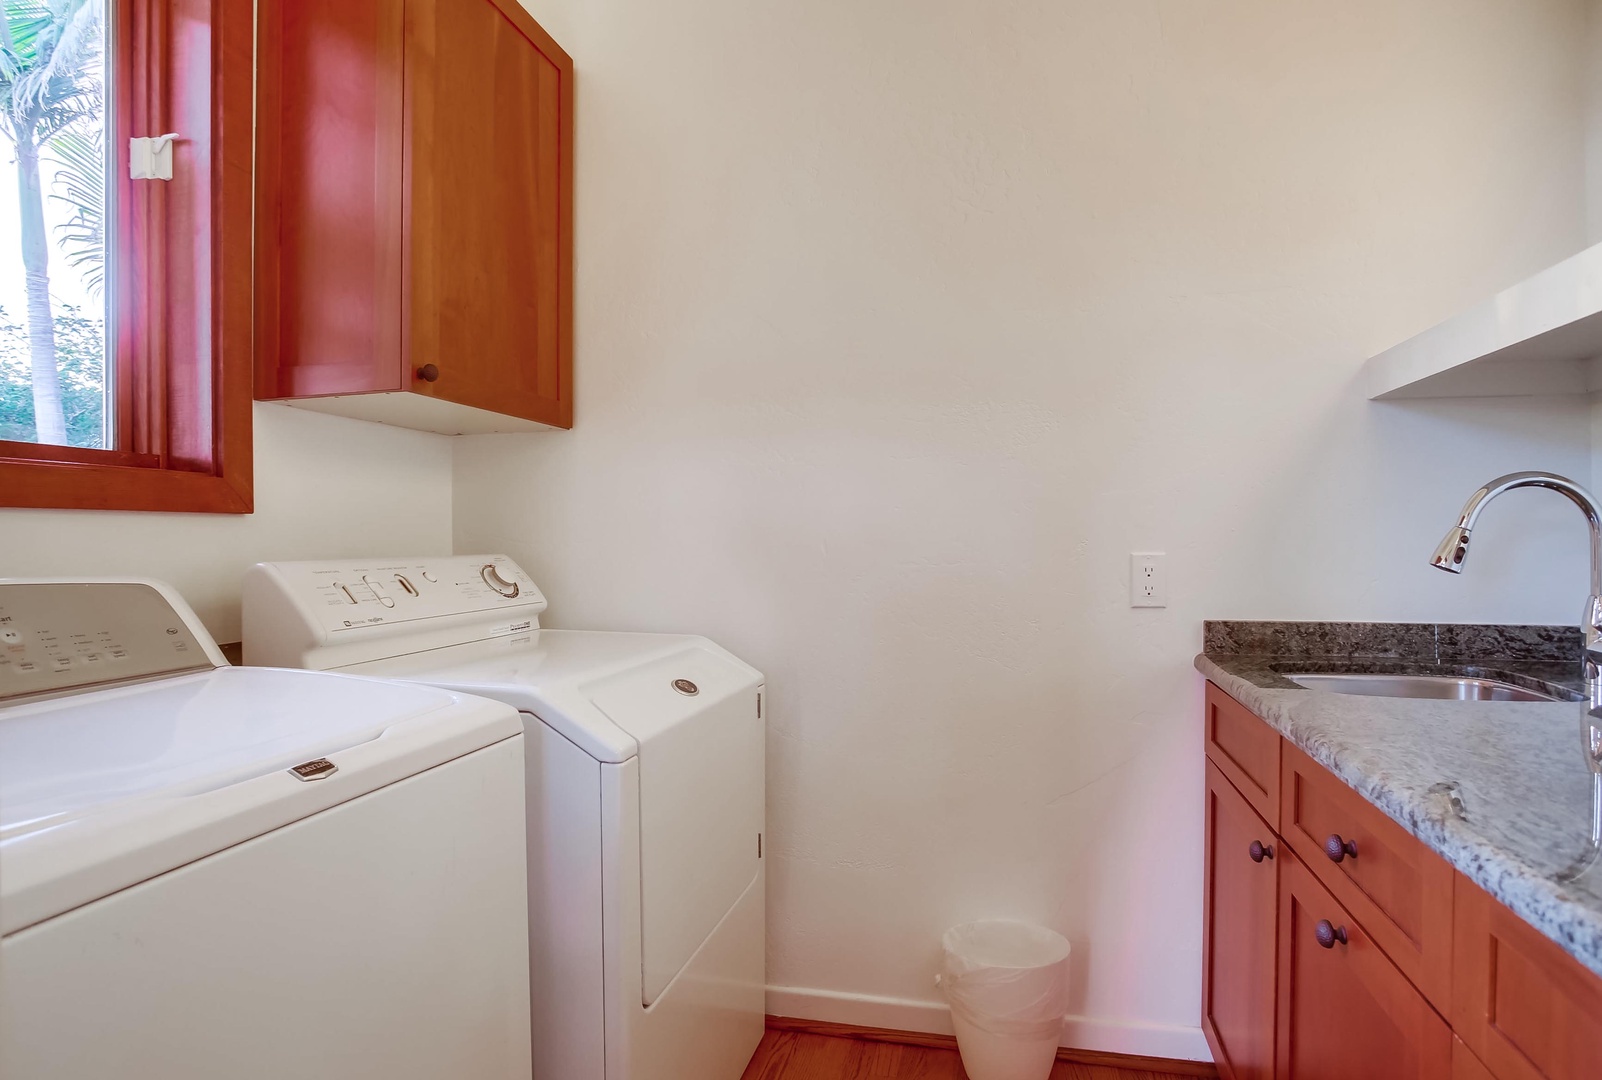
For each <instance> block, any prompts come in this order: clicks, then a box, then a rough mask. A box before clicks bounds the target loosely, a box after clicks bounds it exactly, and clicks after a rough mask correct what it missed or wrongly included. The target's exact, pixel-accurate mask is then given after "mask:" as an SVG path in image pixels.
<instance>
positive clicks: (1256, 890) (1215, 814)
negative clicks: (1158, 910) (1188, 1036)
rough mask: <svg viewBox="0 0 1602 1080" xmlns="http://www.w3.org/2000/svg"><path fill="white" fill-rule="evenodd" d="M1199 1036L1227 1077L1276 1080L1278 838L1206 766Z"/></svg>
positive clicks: (1214, 769) (1213, 767)
mask: <svg viewBox="0 0 1602 1080" xmlns="http://www.w3.org/2000/svg"><path fill="white" fill-rule="evenodd" d="M1206 843H1207V870H1206V873H1207V883H1206V893H1205V897H1206V899H1205V901H1204V902H1205V904H1206V908H1207V915H1206V923H1205V926H1206V934H1205V936H1204V937H1203V941H1202V1031H1203V1032H1204V1033H1205V1034H1206V1036H1207V1043H1208V1045H1209V1046H1211V1047H1212V1050H1213V1057H1214V1058H1215V1059H1216V1060H1217V1061H1218V1062H1219V1064H1220V1065H1221V1066H1222V1065H1225V1063H1227V1071H1226V1075H1230V1076H1233V1077H1235V1080H1274V906H1275V899H1276V897H1277V895H1278V884H1279V871H1278V868H1279V865H1280V862H1281V860H1280V858H1279V857H1278V855H1279V852H1278V844H1279V841H1278V839H1277V838H1276V837H1275V836H1274V832H1273V830H1272V829H1270V828H1269V827H1268V825H1267V823H1266V822H1264V821H1263V819H1262V818H1261V817H1259V816H1258V814H1257V812H1256V811H1255V810H1253V809H1252V806H1251V803H1249V802H1247V800H1246V798H1245V796H1243V795H1242V794H1241V793H1240V792H1239V791H1237V790H1235V786H1234V785H1233V784H1231V783H1230V782H1229V781H1228V780H1226V779H1225V778H1224V774H1223V773H1222V772H1221V771H1219V769H1218V767H1217V766H1216V765H1214V764H1213V763H1212V762H1211V761H1209V762H1208V763H1207V837H1206Z"/></svg>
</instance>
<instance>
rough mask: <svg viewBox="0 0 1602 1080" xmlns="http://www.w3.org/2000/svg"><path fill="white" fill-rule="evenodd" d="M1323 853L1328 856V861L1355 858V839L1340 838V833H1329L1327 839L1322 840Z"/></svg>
mask: <svg viewBox="0 0 1602 1080" xmlns="http://www.w3.org/2000/svg"><path fill="white" fill-rule="evenodd" d="M1324 854H1325V855H1328V856H1329V861H1330V862H1340V861H1341V860H1342V859H1355V858H1357V841H1356V840H1342V839H1341V834H1340V833H1330V834H1329V839H1328V840H1325V841H1324Z"/></svg>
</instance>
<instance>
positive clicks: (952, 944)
mask: <svg viewBox="0 0 1602 1080" xmlns="http://www.w3.org/2000/svg"><path fill="white" fill-rule="evenodd" d="M941 944H942V945H943V946H944V947H945V954H946V955H945V968H944V970H943V971H942V972H941V973H940V974H939V975H938V976H936V978H935V982H936V983H938V984H939V986H940V987H941V989H943V990H944V991H945V992H946V999H947V1000H948V1001H950V1002H951V1022H952V1024H953V1025H954V1026H955V1027H956V1030H957V1048H958V1049H959V1050H961V1051H962V1067H963V1068H964V1069H966V1070H968V1077H969V1080H1047V1077H1049V1076H1050V1075H1051V1066H1052V1062H1053V1061H1055V1060H1056V1057H1057V1043H1058V1041H1059V1040H1060V1039H1061V1038H1062V1022H1063V1017H1064V1016H1065V1015H1066V1014H1067V1012H1068V948H1069V946H1068V939H1067V938H1065V937H1063V936H1062V935H1061V934H1058V933H1054V932H1053V931H1051V930H1047V929H1046V928H1045V927H1043V926H1031V925H1030V924H1029V923H1022V922H1014V921H1012V920H1010V919H986V920H984V921H982V922H972V923H964V924H963V925H961V926H953V927H952V928H951V929H950V930H947V931H946V933H945V936H944V937H943V938H941Z"/></svg>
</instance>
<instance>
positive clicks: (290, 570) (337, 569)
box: [244, 555, 545, 667]
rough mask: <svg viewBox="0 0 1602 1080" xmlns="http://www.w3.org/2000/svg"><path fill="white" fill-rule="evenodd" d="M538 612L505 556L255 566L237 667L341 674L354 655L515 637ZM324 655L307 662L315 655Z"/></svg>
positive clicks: (537, 598)
mask: <svg viewBox="0 0 1602 1080" xmlns="http://www.w3.org/2000/svg"><path fill="white" fill-rule="evenodd" d="M544 610H545V597H544V596H542V595H541V594H540V590H539V586H537V585H535V584H534V579H533V578H531V577H529V576H528V574H526V573H524V571H523V568H522V567H520V566H518V565H517V563H515V562H513V561H512V560H511V559H510V558H508V557H507V556H505V555H442V556H437V557H423V558H385V559H347V560H338V561H328V562H316V561H314V562H281V563H261V564H259V565H257V566H255V567H253V568H252V569H251V570H250V572H249V573H248V574H247V575H246V578H245V595H244V623H245V625H244V646H245V662H246V663H247V664H270V665H273V666H284V667H301V666H308V667H310V666H316V667H341V666H346V665H347V664H349V663H357V662H360V661H359V660H356V659H350V657H352V656H355V655H357V654H360V657H361V659H363V660H365V659H378V658H381V657H386V656H392V655H397V654H399V653H402V652H408V651H416V650H421V649H427V648H438V647H440V646H442V645H448V644H458V643H462V642H466V641H475V640H481V639H483V638H487V637H500V636H502V635H506V634H516V633H522V632H525V631H528V630H532V629H534V628H536V627H538V626H539V615H540V612H542V611H544ZM379 641H382V642H385V644H384V645H382V646H379V645H372V646H362V647H353V646H356V645H357V643H359V642H379ZM334 647H338V649H339V652H338V655H324V656H322V657H321V661H322V662H315V659H316V658H314V657H313V655H312V653H313V652H314V651H315V650H318V649H325V648H334Z"/></svg>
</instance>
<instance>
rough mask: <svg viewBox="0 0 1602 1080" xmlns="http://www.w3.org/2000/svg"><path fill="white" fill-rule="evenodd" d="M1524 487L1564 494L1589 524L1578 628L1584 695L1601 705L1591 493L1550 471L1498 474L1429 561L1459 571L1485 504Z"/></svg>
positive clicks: (1599, 584)
mask: <svg viewBox="0 0 1602 1080" xmlns="http://www.w3.org/2000/svg"><path fill="white" fill-rule="evenodd" d="M1527 487H1538V488H1546V489H1548V490H1549V491H1555V492H1557V493H1558V494H1560V495H1564V496H1567V497H1568V499H1569V501H1570V502H1572V503H1574V505H1575V506H1578V507H1579V508H1580V512H1581V513H1583V514H1584V515H1585V520H1586V521H1587V522H1588V523H1589V524H1590V526H1591V597H1590V599H1588V600H1587V601H1586V602H1585V614H1584V615H1583V616H1581V619H1580V630H1581V632H1582V633H1583V634H1584V635H1585V690H1586V698H1587V699H1588V700H1589V701H1590V703H1591V705H1592V707H1596V706H1598V705H1602V504H1598V503H1597V501H1596V497H1595V496H1594V495H1592V494H1591V493H1590V492H1589V491H1586V490H1585V489H1584V488H1583V487H1581V486H1580V485H1579V484H1576V483H1575V482H1574V481H1573V480H1569V479H1567V478H1565V477H1562V476H1556V475H1553V474H1552V473H1539V472H1518V473H1509V474H1508V475H1506V476H1499V477H1497V478H1496V479H1495V480H1492V481H1491V482H1490V483H1489V484H1486V485H1485V486H1484V487H1482V488H1480V490H1478V491H1476V492H1475V493H1474V494H1472V495H1470V496H1469V501H1468V502H1466V503H1464V504H1463V516H1462V517H1460V518H1458V521H1457V525H1456V526H1455V527H1454V528H1453V529H1452V531H1451V532H1449V533H1447V534H1446V539H1445V540H1442V541H1441V546H1440V547H1438V548H1436V549H1435V554H1434V556H1433V557H1431V559H1430V565H1431V566H1433V567H1435V568H1436V569H1438V570H1445V571H1446V572H1447V573H1449V574H1461V573H1462V572H1463V559H1464V558H1465V557H1467V555H1468V549H1469V535H1470V534H1471V533H1472V532H1473V531H1474V523H1475V522H1476V521H1478V520H1479V517H1480V511H1481V510H1484V509H1485V504H1486V503H1488V502H1490V501H1491V500H1492V499H1494V498H1496V497H1497V496H1498V495H1500V494H1502V493H1503V492H1504V491H1512V490H1513V489H1514V488H1527Z"/></svg>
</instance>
